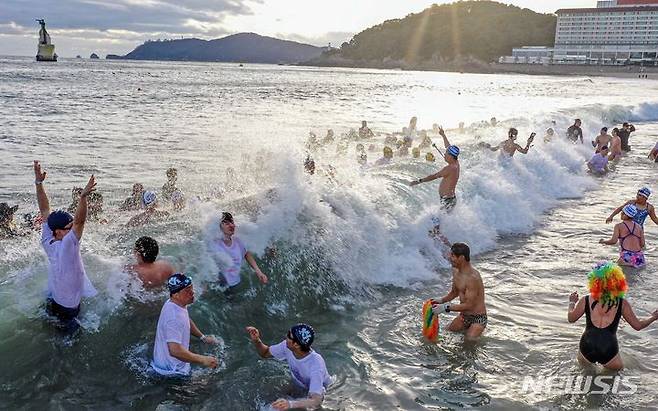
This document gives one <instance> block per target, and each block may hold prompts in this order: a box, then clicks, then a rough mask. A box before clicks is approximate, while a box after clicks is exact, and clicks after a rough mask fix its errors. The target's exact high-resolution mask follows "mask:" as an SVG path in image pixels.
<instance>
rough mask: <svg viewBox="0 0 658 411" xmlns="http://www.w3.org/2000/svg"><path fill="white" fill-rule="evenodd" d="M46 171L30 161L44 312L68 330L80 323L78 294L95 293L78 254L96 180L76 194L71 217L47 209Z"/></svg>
mask: <svg viewBox="0 0 658 411" xmlns="http://www.w3.org/2000/svg"><path fill="white" fill-rule="evenodd" d="M45 179H46V172H45V171H42V170H41V164H39V162H38V161H35V162H34V184H35V185H36V192H37V202H38V203H39V211H41V216H42V217H43V221H44V223H43V226H42V231H41V245H42V246H43V249H44V251H45V252H46V255H47V256H48V299H47V300H46V311H47V312H48V314H49V315H52V316H54V317H57V319H58V320H59V321H60V326H61V328H62V329H64V330H65V331H66V332H68V333H73V332H74V331H76V330H77V329H78V328H79V326H80V323H79V322H78V321H77V317H78V315H79V314H80V301H81V299H82V297H93V296H94V295H96V294H97V292H96V290H95V289H94V286H93V285H92V284H91V282H90V281H89V278H87V274H86V273H85V268H84V265H83V263H82V257H81V255H80V240H81V239H82V232H83V230H84V227H85V221H86V220H87V197H88V196H89V194H91V193H93V192H94V191H95V190H96V179H95V178H94V176H93V175H92V176H91V177H90V178H89V182H87V186H86V187H85V188H84V189H83V190H82V192H81V194H80V202H79V203H78V207H77V209H76V210H75V217H73V216H71V214H69V213H67V212H66V211H63V210H55V211H53V212H52V213H51V212H50V203H49V201H48V196H47V195H46V191H45V189H44V187H43V182H44V180H45Z"/></svg>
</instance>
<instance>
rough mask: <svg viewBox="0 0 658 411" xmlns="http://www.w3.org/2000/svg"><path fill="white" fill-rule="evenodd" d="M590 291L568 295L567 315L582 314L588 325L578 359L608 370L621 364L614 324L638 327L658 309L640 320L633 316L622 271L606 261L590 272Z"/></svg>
mask: <svg viewBox="0 0 658 411" xmlns="http://www.w3.org/2000/svg"><path fill="white" fill-rule="evenodd" d="M589 279H590V287H591V288H590V293H591V295H586V296H584V297H583V298H581V299H580V300H579V299H578V293H577V292H574V293H572V294H571V296H570V297H569V313H568V319H569V322H570V323H573V322H576V321H578V319H580V317H582V316H583V314H585V318H586V321H587V325H586V326H585V332H584V333H583V335H582V337H581V338H580V350H579V352H578V361H579V362H581V363H583V364H590V363H592V364H593V363H599V364H601V365H603V366H604V367H605V368H608V369H611V370H620V369H622V368H624V363H623V362H622V359H621V356H620V355H619V344H618V343H617V327H618V326H619V320H620V319H621V317H624V320H626V322H627V323H628V324H630V326H631V327H633V329H635V330H637V331H639V330H642V329H644V328H646V327H648V326H649V325H650V324H651V323H652V322H654V321H656V320H657V319H658V310H655V311H654V312H653V313H652V314H651V316H650V317H649V318H646V319H644V320H640V319H638V318H637V317H636V316H635V313H634V312H633V308H631V304H630V303H629V302H628V301H626V299H624V295H625V292H626V289H627V286H626V281H625V278H624V274H623V271H621V268H619V266H618V265H617V264H613V263H606V264H603V265H599V266H598V267H596V268H595V269H594V270H593V271H592V272H591V273H590V274H589Z"/></svg>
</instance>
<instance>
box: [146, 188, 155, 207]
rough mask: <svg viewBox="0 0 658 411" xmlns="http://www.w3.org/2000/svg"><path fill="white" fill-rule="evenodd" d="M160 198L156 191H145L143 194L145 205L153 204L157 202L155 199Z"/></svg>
mask: <svg viewBox="0 0 658 411" xmlns="http://www.w3.org/2000/svg"><path fill="white" fill-rule="evenodd" d="M157 199H158V196H157V195H156V194H155V192H154V191H144V193H143V194H142V205H144V207H148V206H150V205H151V204H153V203H155V201H156V200H157Z"/></svg>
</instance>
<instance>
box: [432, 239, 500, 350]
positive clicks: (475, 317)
mask: <svg viewBox="0 0 658 411" xmlns="http://www.w3.org/2000/svg"><path fill="white" fill-rule="evenodd" d="M449 259H450V264H451V265H452V267H453V270H452V289H451V290H450V292H449V293H448V294H447V295H446V296H444V297H442V298H439V299H436V300H434V299H433V300H432V305H433V306H434V309H435V310H437V311H436V312H446V313H449V312H451V311H456V312H459V315H458V316H457V317H456V318H455V319H454V320H452V322H451V323H450V325H449V326H448V330H449V331H466V340H477V339H478V337H480V335H482V333H483V332H484V329H485V328H486V327H487V308H486V306H485V304H484V284H483V283H482V277H480V273H479V272H478V271H477V270H476V269H475V268H473V266H472V265H471V250H470V249H469V247H468V245H466V244H464V243H455V244H453V245H452V246H451V247H450V255H449ZM457 297H459V304H449V302H450V301H452V300H454V299H455V298H457Z"/></svg>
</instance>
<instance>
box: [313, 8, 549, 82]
mask: <svg viewBox="0 0 658 411" xmlns="http://www.w3.org/2000/svg"><path fill="white" fill-rule="evenodd" d="M556 24H557V17H556V16H555V15H552V14H541V13H536V12H534V11H532V10H530V9H521V8H519V7H516V6H508V5H505V4H502V3H497V2H493V1H460V2H457V3H452V4H445V5H436V4H435V5H433V6H431V7H429V8H427V9H425V10H423V11H422V12H420V13H416V14H409V15H408V16H407V17H405V18H403V19H394V20H388V21H385V22H383V23H381V24H378V25H376V26H374V27H371V28H369V29H366V30H364V31H362V32H360V33H358V34H357V35H355V36H354V37H353V38H352V39H351V40H350V41H349V42H345V43H343V44H342V45H341V47H340V48H339V49H332V50H328V51H326V52H324V53H323V54H322V55H320V56H319V57H317V58H314V59H311V60H309V61H307V62H305V64H309V65H317V66H341V67H372V68H402V69H421V70H423V69H427V70H463V71H471V72H479V71H482V72H488V71H490V70H491V68H490V66H489V63H491V62H493V61H495V60H497V59H498V57H500V56H503V55H510V54H511V52H512V48H514V47H520V46H525V45H533V46H552V45H553V42H554V38H555V25H556Z"/></svg>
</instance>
